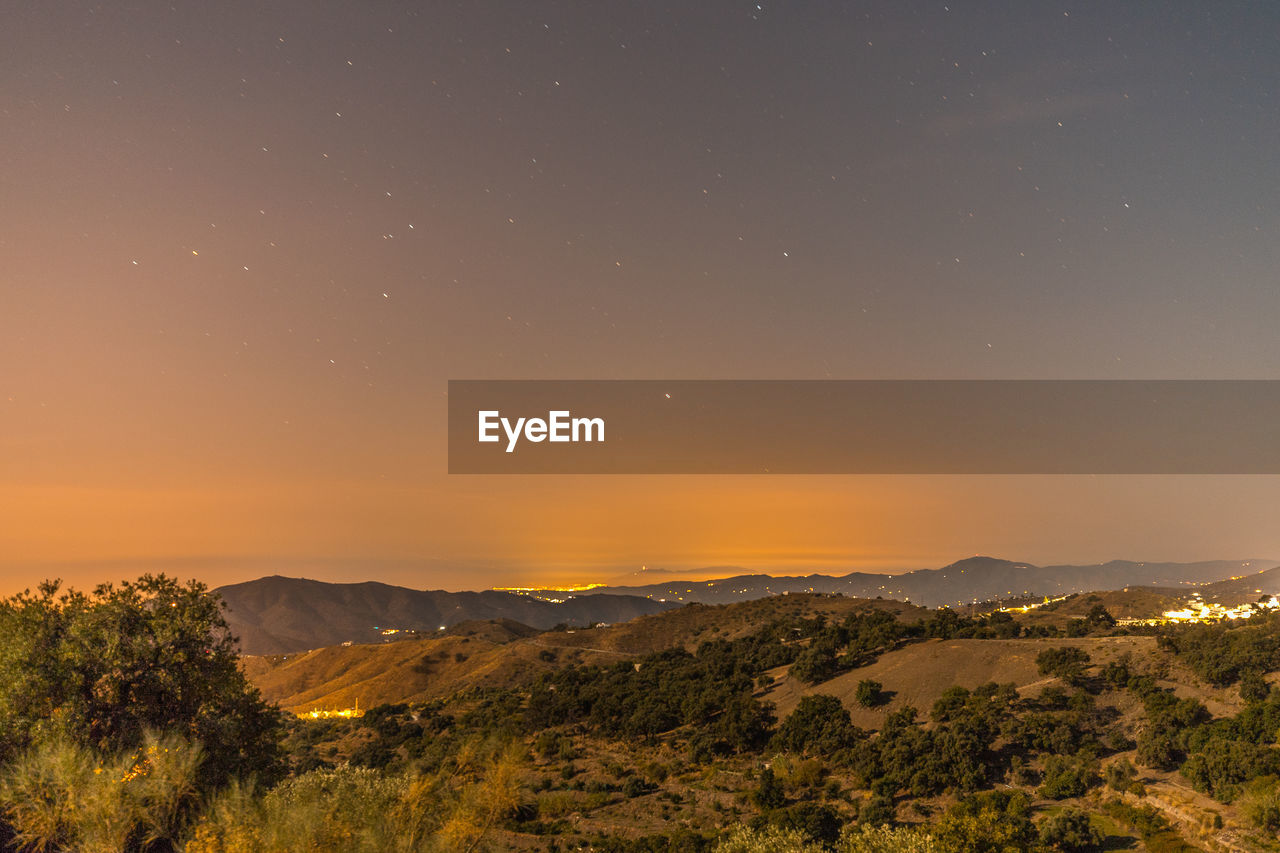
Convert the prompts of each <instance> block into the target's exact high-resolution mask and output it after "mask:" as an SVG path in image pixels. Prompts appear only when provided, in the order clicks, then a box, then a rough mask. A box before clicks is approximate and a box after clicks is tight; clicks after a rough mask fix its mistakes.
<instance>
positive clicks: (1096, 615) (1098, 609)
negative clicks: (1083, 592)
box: [1084, 604, 1116, 628]
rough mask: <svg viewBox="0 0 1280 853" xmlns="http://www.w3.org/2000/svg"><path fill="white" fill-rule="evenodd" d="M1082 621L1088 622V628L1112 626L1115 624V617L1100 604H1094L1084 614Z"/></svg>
mask: <svg viewBox="0 0 1280 853" xmlns="http://www.w3.org/2000/svg"><path fill="white" fill-rule="evenodd" d="M1084 621H1085V622H1087V623H1088V624H1089V627H1090V628H1114V627H1115V626H1116V617H1114V616H1112V615H1111V611H1109V610H1107V608H1105V607H1103V606H1102V605H1101V604H1095V605H1093V607H1091V608H1089V612H1088V613H1087V614H1085V617H1084Z"/></svg>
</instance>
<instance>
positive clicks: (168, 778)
mask: <svg viewBox="0 0 1280 853" xmlns="http://www.w3.org/2000/svg"><path fill="white" fill-rule="evenodd" d="M793 603H794V602H793ZM760 612H761V613H767V611H765V610H760ZM1079 612H1082V613H1085V615H1084V616H1083V617H1081V618H1078V619H1076V618H1073V619H1072V620H1070V621H1068V622H1066V623H1064V624H1063V625H1062V626H1061V627H1053V626H1048V627H1046V626H1045V625H1043V624H1041V625H1039V626H1038V627H1037V628H1036V630H1035V631H1034V632H1033V633H1035V634H1037V635H1041V636H1042V637H1043V635H1049V636H1048V637H1047V638H1043V639H1039V640H1034V641H1032V640H1018V642H1021V643H1031V645H1029V646H1028V648H1033V649H1036V650H1037V651H1036V653H1035V671H1037V672H1038V675H1039V678H1040V681H1039V682H1036V683H1035V684H1034V685H1033V684H1031V683H1030V682H1031V680H1032V679H1028V681H1027V682H1024V683H1022V684H1014V683H995V682H990V683H979V684H954V685H952V686H951V687H949V688H947V689H945V690H943V691H941V693H940V694H935V695H938V698H937V700H936V701H933V704H932V706H931V707H922V708H916V707H911V706H910V705H908V704H905V703H904V702H902V700H901V699H899V698H895V696H894V694H893V692H892V691H889V690H886V689H885V685H884V684H883V683H882V682H881V681H879V680H876V679H874V678H867V677H864V676H863V675H862V673H861V672H860V670H862V668H863V667H866V666H868V665H869V664H871V663H872V662H874V661H876V660H877V659H879V658H881V657H885V656H894V655H900V654H902V653H903V650H904V649H909V648H917V646H913V645H912V644H918V643H928V642H930V641H935V642H936V641H945V642H951V643H953V644H954V641H957V640H963V641H965V642H980V641H983V640H999V641H1002V642H1008V641H1010V640H1013V639H1015V638H1018V637H1024V636H1026V635H1027V634H1028V628H1027V625H1026V624H1024V623H1023V622H1021V621H1019V620H1018V619H1016V618H1014V617H1013V616H1012V615H1010V614H1008V613H1002V612H995V613H989V614H985V615H975V616H972V617H965V616H962V615H960V614H958V613H956V612H954V611H951V610H941V611H932V612H920V611H917V614H918V615H917V618H914V619H911V618H901V617H900V616H897V615H895V614H892V613H889V612H887V611H885V610H883V609H876V608H874V607H866V608H854V609H853V610H852V611H848V612H846V614H845V615H843V617H842V618H838V619H835V618H829V617H828V616H825V615H823V614H822V613H817V612H812V611H810V612H808V613H806V612H804V611H803V610H798V609H795V608H789V609H786V610H782V609H778V610H775V611H774V615H773V616H772V617H771V618H765V619H762V620H761V621H760V622H758V623H757V624H756V625H755V626H754V628H753V629H751V630H740V631H738V632H737V633H736V634H735V635H734V636H732V637H728V636H711V637H709V638H707V639H705V640H704V641H702V642H701V643H699V644H696V645H689V646H688V647H685V646H684V645H680V646H675V647H673V648H668V649H666V650H664V651H659V652H655V653H652V654H646V655H640V656H635V657H629V658H627V659H625V660H623V661H621V662H618V663H614V664H609V665H602V664H582V663H575V662H573V661H572V660H571V659H566V660H564V661H560V660H559V659H558V657H557V656H556V655H550V656H549V657H550V658H552V660H548V661H544V662H545V663H547V664H549V666H547V667H543V668H542V669H540V670H531V671H530V672H529V673H528V675H527V677H526V678H525V679H524V680H523V681H518V682H516V683H513V684H510V685H507V686H502V687H494V688H472V689H468V690H465V691H462V692H459V693H456V694H454V695H453V696H451V697H450V698H449V699H447V700H444V701H438V702H432V703H427V704H423V703H414V704H410V703H403V704H397V705H381V706H377V707H374V708H371V709H368V710H367V711H366V712H365V713H364V714H363V716H361V717H358V718H352V719H327V720H303V719H297V718H293V717H289V716H286V715H283V714H281V713H279V712H277V711H275V710H274V709H272V708H271V707H270V706H269V705H267V704H266V703H264V702H263V701H262V700H261V698H260V697H259V696H258V694H257V692H256V691H255V690H254V689H253V688H252V687H251V686H250V685H249V684H248V682H247V681H246V680H245V679H244V677H243V675H241V673H240V671H239V669H237V667H236V658H235V654H234V645H233V640H232V638H230V637H229V636H228V632H227V630H226V625H225V622H223V620H222V617H221V613H220V611H219V607H218V603H217V601H216V599H215V598H214V597H212V596H210V595H208V594H207V592H206V591H205V590H204V588H203V587H201V586H200V585H199V584H185V585H184V584H179V583H178V582H176V581H173V580H171V579H168V578H164V577H150V576H148V577H143V578H141V579H139V580H138V581H136V582H132V583H125V584H121V585H119V586H104V587H100V588H99V589H98V590H96V591H95V592H94V593H92V594H87V595H86V594H79V593H75V592H64V591H62V590H60V589H59V588H58V587H57V585H54V584H49V585H45V586H43V587H41V588H40V589H39V590H38V591H37V592H36V593H35V594H23V595H20V596H15V597H13V598H11V599H8V600H6V601H3V602H0V633H2V634H3V637H4V640H5V642H4V644H3V646H2V647H0V675H3V678H2V679H0V808H2V809H3V826H2V828H0V841H3V842H4V843H6V844H7V845H8V846H9V847H10V848H11V849H15V850H16V849H29V850H46V851H104V853H106V852H107V851H119V853H125V851H130V853H141V851H147V852H148V853H163V851H179V850H182V851H190V853H222V852H223V851H227V853H229V851H238V850H263V851H295V850H297V851H302V850H316V849H327V850H351V851H363V850H368V851H382V850H387V851H429V850H482V849H525V850H569V849H591V850H597V851H619V853H627V852H628V851H648V850H675V851H680V850H686V851H710V850H713V849H714V850H716V851H720V852H721V853H733V851H751V850H773V851H777V850H796V851H823V850H825V851H850V852H851V853H852V851H890V850H892V851H903V850H909V851H930V853H932V851H939V853H959V852H960V851H988V850H990V851H1003V850H1045V851H1049V850H1058V851H1075V850H1094V849H1101V848H1102V847H1108V848H1110V847H1115V846H1123V844H1125V843H1137V842H1138V841H1141V843H1142V844H1143V845H1144V846H1145V847H1146V848H1147V849H1154V850H1178V849H1193V848H1190V847H1188V846H1186V845H1187V842H1186V841H1185V840H1184V836H1190V837H1193V838H1194V837H1199V835H1200V834H1203V833H1207V834H1212V833H1213V832H1216V831H1218V830H1217V827H1220V826H1225V825H1230V826H1233V827H1235V829H1236V831H1237V832H1239V831H1247V832H1251V833H1254V834H1255V836H1256V837H1258V838H1264V837H1274V836H1275V833H1276V832H1277V831H1278V830H1280V782H1278V781H1277V780H1278V779H1280V749H1277V746H1276V737H1277V734H1278V733H1280V692H1276V691H1273V690H1271V688H1270V686H1269V682H1268V681H1267V674H1268V673H1270V672H1272V671H1273V670H1275V669H1276V668H1277V667H1280V660H1277V651H1276V650H1277V648H1278V647H1280V646H1278V644H1277V642H1278V638H1280V620H1275V619H1271V618H1269V617H1265V616H1260V617H1258V619H1256V620H1251V623H1250V624H1248V625H1244V626H1235V625H1232V626H1226V625H1222V626H1197V627H1190V628H1161V629H1158V632H1159V648H1158V649H1156V648H1155V647H1148V648H1151V649H1152V652H1151V654H1150V655H1147V656H1143V657H1138V656H1134V655H1130V654H1117V653H1115V652H1108V653H1107V654H1105V655H1104V654H1102V652H1103V651H1105V650H1106V649H1108V648H1112V647H1111V646H1108V645H1107V643H1108V642H1109V641H1108V640H1106V639H1104V638H1106V637H1109V636H1113V635H1116V634H1118V633H1123V632H1124V631H1125V630H1126V629H1124V628H1121V627H1118V626H1117V625H1116V623H1115V620H1114V619H1111V618H1110V614H1109V613H1107V612H1106V610H1105V608H1102V607H1100V606H1091V607H1090V608H1089V609H1088V610H1087V611H1085V610H1081V611H1079ZM1055 633H1057V634H1058V635H1059V636H1062V635H1067V634H1070V635H1073V636H1079V635H1081V634H1083V637H1084V639H1065V640H1060V641H1056V642H1055V640H1054V639H1053V637H1052V635H1053V634H1055ZM1147 642H1149V641H1147ZM1082 644H1083V645H1082ZM918 648H928V647H918ZM1095 655H1097V656H1098V660H1095ZM1099 661H1102V662H1099ZM1178 667H1186V668H1187V671H1188V672H1194V673H1195V678H1198V679H1200V680H1201V682H1202V683H1203V684H1204V685H1206V686H1205V687H1204V688H1203V690H1201V691H1200V692H1199V693H1195V694H1194V695H1188V693H1187V691H1186V690H1185V689H1183V690H1182V691H1175V690H1174V687H1175V684H1174V682H1173V681H1171V680H1170V679H1171V677H1173V676H1171V673H1174V672H1175V670H1176V671H1179V672H1180V671H1181V670H1177V668H1178ZM842 673H851V675H849V676H848V678H849V679H852V681H851V682H850V684H851V688H850V691H849V692H848V693H847V694H846V698H845V700H844V701H841V699H840V698H837V697H836V696H833V695H829V694H827V693H825V692H824V691H823V686H824V685H825V684H826V682H827V681H828V680H829V679H831V678H833V677H837V676H840V675H841V674H842ZM1175 675H1176V673H1175ZM1176 677H1178V678H1182V676H1176ZM1183 683H1184V688H1185V685H1186V684H1190V683H1192V682H1187V681H1186V680H1185V679H1184V682H1183ZM779 684H791V685H798V686H799V687H800V688H802V693H801V695H800V696H799V698H798V700H796V701H794V703H793V710H791V711H790V713H788V714H780V713H779V712H778V709H777V707H775V705H774V704H773V702H772V701H771V697H772V696H773V695H774V693H773V691H775V690H776V689H777V688H778V686H779ZM853 685H856V689H853ZM1231 685H1235V686H1231ZM1215 690H1217V691H1219V693H1216V694H1215V693H1213V692H1212V691H1215ZM1222 691H1229V692H1228V693H1222ZM1211 695H1212V696H1219V695H1220V696H1222V697H1223V698H1219V699H1214V700H1213V703H1216V704H1214V705H1213V707H1215V708H1217V709H1218V710H1217V712H1216V713H1214V712H1211V710H1210V705H1211V704H1213V703H1210V700H1209V697H1210V696H1211ZM1224 699H1229V700H1230V704H1227V705H1224V704H1223V701H1224ZM846 703H847V704H846ZM1207 703H1209V704H1207ZM855 712H856V714H858V715H860V716H858V719H859V721H860V722H862V725H861V726H860V725H857V724H855V722H854V717H853V713H855ZM867 720H874V724H873V725H870V726H868V724H867ZM1191 791H1194V792H1196V793H1195V794H1194V795H1190V792H1191ZM1189 795H1190V796H1193V797H1196V798H1199V799H1195V800H1187V797H1188V796H1189ZM1174 797H1177V798H1181V799H1178V800H1177V802H1176V803H1174V801H1173V800H1171V799H1170V798H1174ZM1188 815H1199V817H1198V818H1196V819H1194V820H1192V818H1190V817H1188ZM1126 838H1127V839H1130V841H1129V842H1125V839H1126Z"/></svg>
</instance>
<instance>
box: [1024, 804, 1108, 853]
mask: <svg viewBox="0 0 1280 853" xmlns="http://www.w3.org/2000/svg"><path fill="white" fill-rule="evenodd" d="M1102 841H1103V835H1102V833H1101V832H1099V831H1098V830H1097V829H1096V828H1095V827H1094V826H1093V824H1092V823H1090V822H1089V815H1088V813H1087V812H1085V811H1082V810H1081V809H1063V810H1062V811H1060V812H1058V813H1057V814H1055V815H1051V816H1050V817H1048V818H1046V819H1045V820H1044V821H1043V822H1042V823H1041V824H1040V843H1041V844H1044V845H1045V846H1046V847H1052V848H1054V849H1056V850H1062V851H1065V853H1075V851H1085V850H1097V849H1099V847H1100V846H1101V844H1102Z"/></svg>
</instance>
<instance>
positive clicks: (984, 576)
mask: <svg viewBox="0 0 1280 853" xmlns="http://www.w3.org/2000/svg"><path fill="white" fill-rule="evenodd" d="M1277 565H1280V564H1278V563H1277V562H1276V561H1275V560H1208V561H1203V562H1198V563H1151V562H1135V561H1131V560H1111V561H1110V562H1106V563H1097V564H1093V565H1078V566H1077V565H1059V566H1036V565H1033V564H1031V563H1021V562H1014V561H1011V560H1001V559H997V558H995V557H983V556H975V557H969V558H967V559H964V560H959V561H957V562H955V563H952V564H950V565H948V566H944V567H942V568H940V569H917V570H916V571H912V572H906V573H904V574H900V575H882V574H872V573H869V572H853V573H851V574H848V575H843V576H839V577H833V576H830V575H818V574H814V575H804V576H785V577H775V576H771V575H761V574H742V575H738V576H736V577H728V578H721V579H719V580H710V581H707V580H700V581H689V580H670V581H666V580H664V581H661V582H659V583H652V584H645V585H637V586H604V587H596V588H595V589H592V590H591V591H590V592H589V593H587V594H588V595H592V594H605V595H637V596H644V597H646V598H654V599H659V600H665V601H667V602H672V601H674V602H677V603H680V604H685V603H688V602H698V603H701V604H729V603H732V602H735V601H746V600H749V599H752V598H760V597H763V596H766V595H779V594H782V593H788V592H823V593H840V594H842V595H847V596H853V597H857V598H876V597H877V596H879V597H883V598H895V599H898V600H902V601H905V600H910V601H911V603H913V604H919V605H923V606H925V607H942V606H944V605H947V606H957V605H965V604H969V603H971V602H974V601H988V600H992V599H1004V598H1012V597H1016V596H1023V595H1028V596H1054V595H1064V594H1066V593H1071V592H1089V591H1092V590H1102V589H1120V588H1122V587H1126V586H1159V587H1169V588H1175V589H1177V588H1180V589H1188V588H1191V587H1198V586H1202V585H1206V584H1210V583H1214V582H1217V581H1225V580H1228V579H1230V578H1233V577H1240V576H1248V575H1253V574H1258V573H1261V572H1265V571H1267V570H1269V569H1272V568H1275V567H1276V566H1277Z"/></svg>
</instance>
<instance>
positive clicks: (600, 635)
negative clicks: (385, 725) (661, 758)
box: [242, 595, 924, 711]
mask: <svg viewBox="0 0 1280 853" xmlns="http://www.w3.org/2000/svg"><path fill="white" fill-rule="evenodd" d="M868 609H878V610H887V611H889V612H891V613H894V614H895V615H897V616H898V617H899V618H904V619H906V620H907V621H914V620H916V619H918V618H920V617H921V616H922V615H923V614H924V611H923V610H922V609H921V608H917V607H912V606H911V605H908V604H902V603H900V602H896V601H859V600H856V599H848V598H840V597H829V596H818V595H788V596H777V597H774V598H770V599H760V600H757V601H748V602H742V603H739V604H733V605H726V606H719V607H710V606H706V605H691V606H687V607H681V608H676V609H673V610H668V611H666V612H664V613H659V614H654V615H650V616H644V617H641V618H638V619H635V620H633V621H631V622H627V623H624V624H620V625H610V626H608V627H602V628H592V629H581V628H578V629H569V630H560V631H546V632H532V633H531V632H529V631H527V630H525V631H521V630H520V628H518V627H514V628H513V626H512V625H511V624H510V623H501V622H499V623H477V622H471V623H464V624H460V625H457V626H454V627H453V628H451V629H449V630H448V631H445V632H438V633H436V634H434V635H431V636H427V637H415V638H411V639H407V640H402V641H400V642H396V643H375V644H367V645H365V644H353V645H351V646H331V647H328V648H322V649H316V650H314V651H310V652H305V653H302V654H290V655H275V656H271V657H265V656H257V655H249V656H245V657H244V658H243V659H242V661H243V662H242V668H243V669H244V671H245V674H246V675H248V676H249V678H250V680H252V681H253V683H254V684H255V686H257V687H258V688H259V689H260V690H261V691H262V693H263V696H264V697H265V698H267V699H268V700H270V701H272V702H278V703H280V705H281V706H282V707H284V708H286V709H287V710H290V711H306V710H310V709H312V708H325V709H336V708H348V707H353V706H354V705H355V704H356V701H357V699H358V700H359V703H360V705H361V706H362V707H369V706H371V705H376V704H380V703H384V702H406V701H414V702H420V701H426V700H429V699H441V698H445V697H447V696H450V695H453V694H454V693H457V692H460V691H463V690H466V689H468V688H472V687H509V686H513V685H515V684H517V683H519V682H521V681H525V680H528V679H529V678H530V677H532V676H533V675H536V674H537V673H539V672H543V671H548V670H551V669H556V668H558V667H560V666H563V665H565V664H566V663H600V664H609V663H613V662H615V661H617V660H619V659H625V658H629V657H632V656H638V655H643V654H649V653H651V652H656V651H660V650H663V649H668V648H671V647H673V646H683V647H685V648H688V649H690V650H692V649H694V648H696V647H697V645H698V644H700V643H702V642H704V641H706V640H710V639H731V638H734V637H737V636H742V635H744V634H748V633H752V632H754V631H756V630H759V628H761V627H762V626H763V625H765V624H767V623H768V622H770V621H773V620H775V619H785V618H812V617H814V616H816V615H818V614H822V615H824V616H826V617H827V618H828V619H829V620H832V621H838V620H840V619H843V618H844V617H845V616H846V615H848V614H849V613H853V612H858V611H864V610H868Z"/></svg>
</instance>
